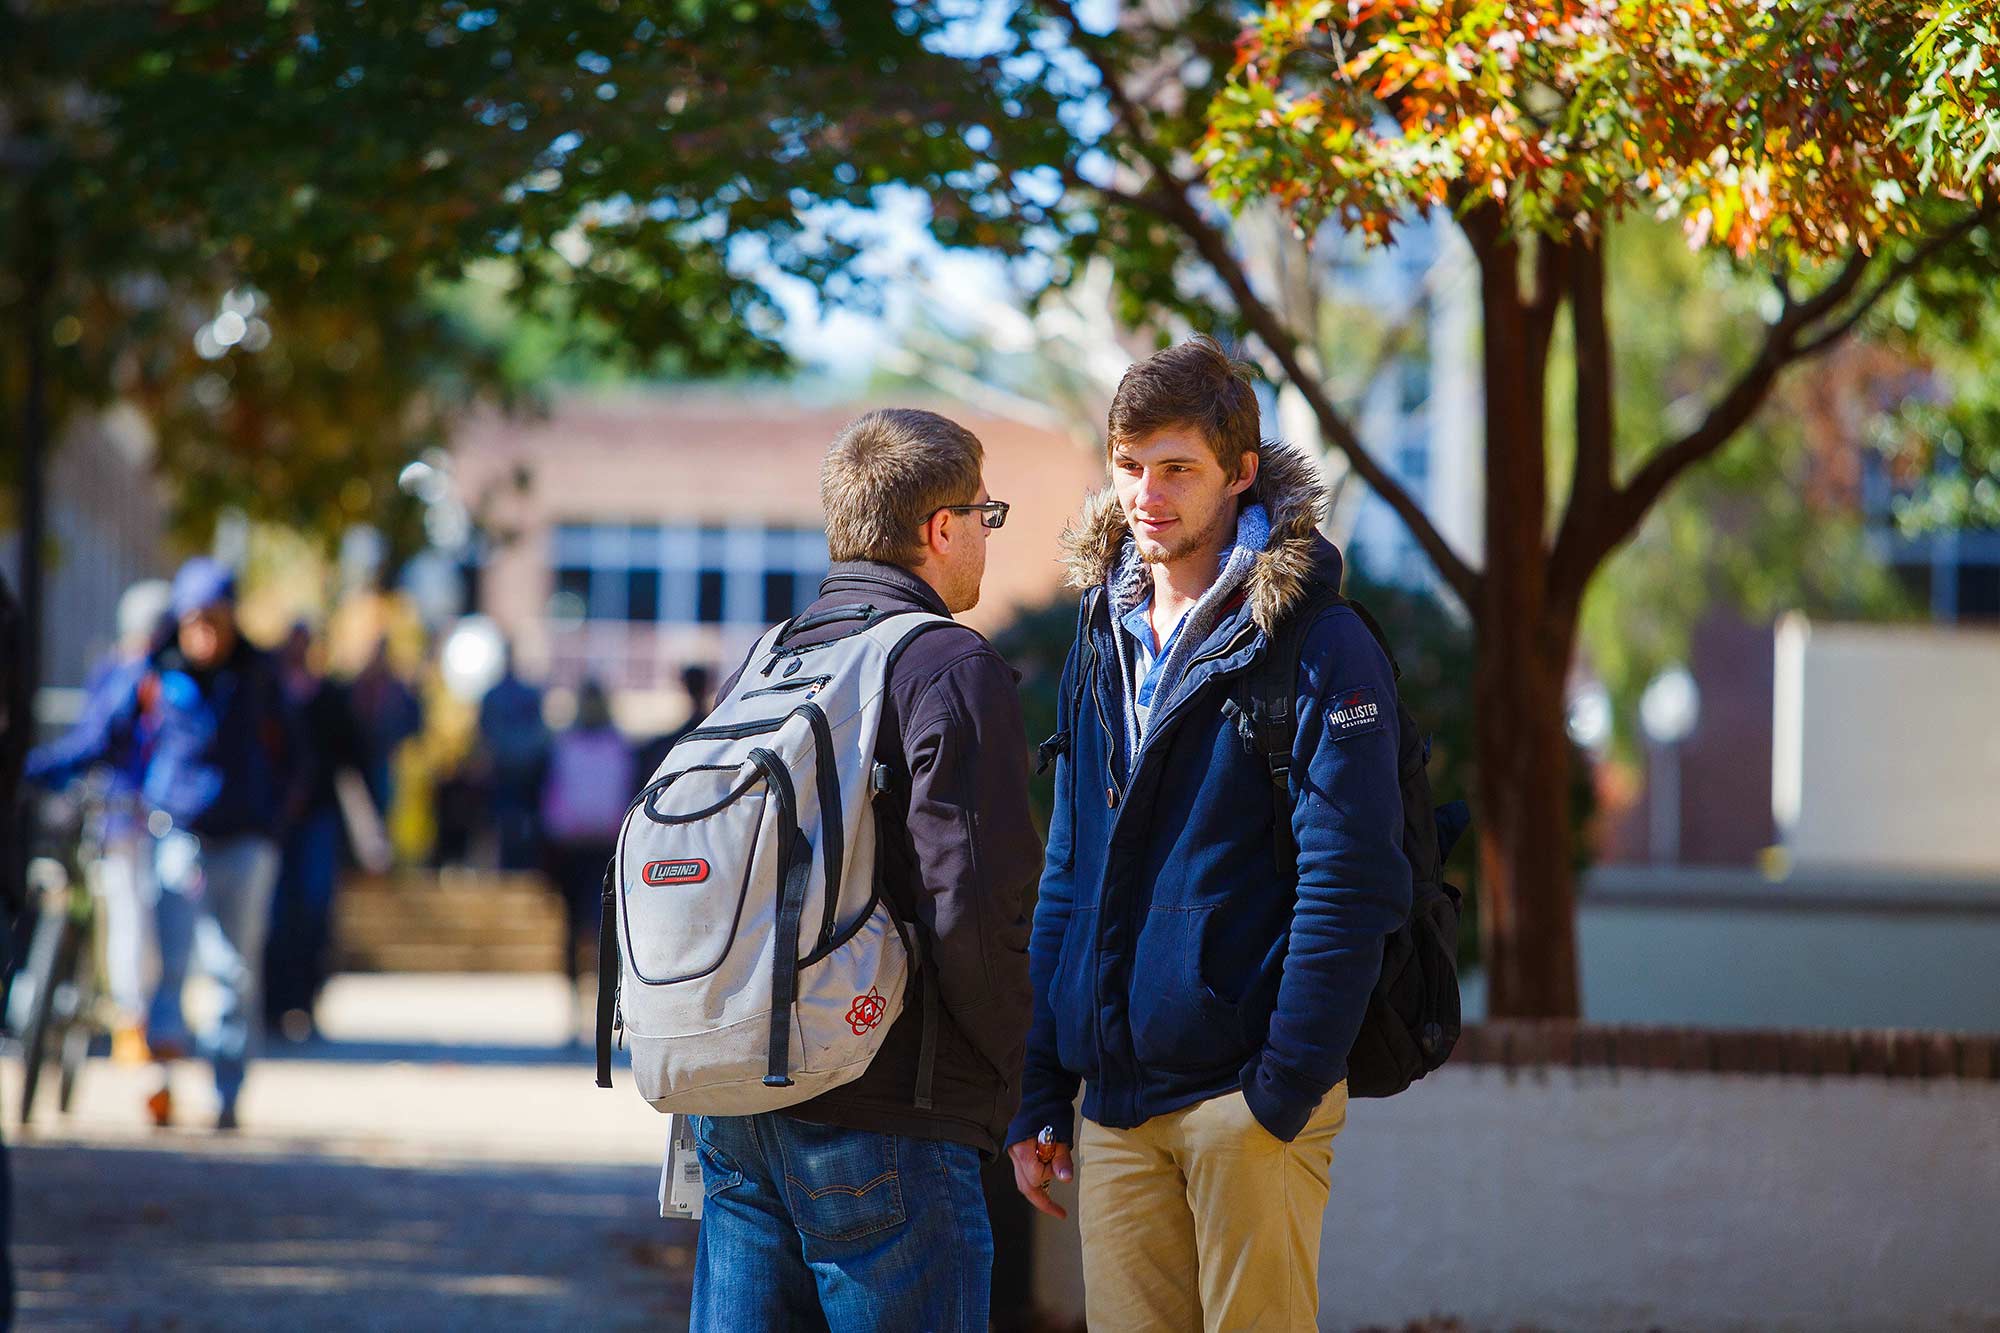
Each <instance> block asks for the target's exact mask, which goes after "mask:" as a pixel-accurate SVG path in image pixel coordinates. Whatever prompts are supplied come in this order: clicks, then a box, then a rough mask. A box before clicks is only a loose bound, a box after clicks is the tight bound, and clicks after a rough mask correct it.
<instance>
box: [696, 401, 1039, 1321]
mask: <svg viewBox="0 0 2000 1333" xmlns="http://www.w3.org/2000/svg"><path fill="white" fill-rule="evenodd" d="M983 467H984V451H983V449H982V447H981V445H980V443H979V440H978V439H977V438H976V437H975V436H974V435H973V434H972V432H970V431H968V430H966V429H965V428H964V427H963V426H960V425H958V424H957V423H956V422H953V421H950V420H947V419H946V418H944V417H941V416H938V415H937V414H935V413H932V412H922V411H909V410H894V411H881V412H871V413H869V414H868V415H866V416H864V417H862V418H860V419H859V420H857V421H855V422H852V423H850V424H849V425H848V426H847V427H846V428H845V429H843V430H842V431H841V433H840V435H839V436H838V438H836V439H835V440H834V442H833V445H832V447H831V448H830V449H829V450H828V452H827V455H826V460H825V463H824V465H823V467H822V470H821V477H820V494H821V499H822V502H823V504H824V505H825V509H826V518H827V538H828V544H829V546H830V548H831V553H832V556H833V559H834V562H835V563H834V565H833V568H832V571H831V572H830V573H829V574H828V575H827V577H826V580H825V581H824V582H823V583H822V584H821V585H820V596H819V598H818V600H816V601H815V602H814V603H813V604H812V606H811V607H809V608H808V609H807V611H806V612H805V614H804V615H802V616H800V617H799V618H798V619H797V620H796V621H794V622H793V624H794V626H795V627H798V628H795V630H794V632H793V634H792V636H791V637H790V638H788V639H787V641H786V642H787V645H788V647H787V650H786V651H787V652H797V651H800V650H802V649H805V648H807V647H809V646H810V645H812V644H815V643H823V642H825V641H827V640H829V639H833V638H837V637H839V636H840V635H842V634H844V633H846V632H849V631H850V630H851V629H852V625H853V621H854V620H855V618H856V617H855V616H853V615H852V614H848V615H845V616H841V615H836V614H832V613H836V612H839V611H843V610H844V611H847V612H850V613H851V612H853V611H854V610H855V609H856V608H867V609H869V610H870V611H871V612H872V613H873V614H875V615H877V616H886V615H890V614H894V613H900V612H911V611H926V612H930V613H932V614H935V615H940V616H952V615H957V614H958V613H960V612H964V611H969V610H971V609H972V608H973V607H974V606H975V605H977V604H978V601H979V590H980V584H981V581H982V579H983V577H984V575H985V571H986V550H987V541H988V538H989V537H990V536H991V533H992V531H993V530H994V529H997V528H998V527H1000V525H1001V524H1002V523H1003V522H1004V521H1005V520H1006V516H1007V506H1006V505H1005V504H1004V503H1002V502H1000V501H997V500H994V499H992V498H991V497H990V496H989V495H988V494H987V490H986V485H985V482H984V479H983V476H982V473H983ZM815 617H818V618H819V619H817V620H816V619H815ZM800 660H801V659H799V658H797V657H793V658H792V661H793V663H794V664H797V663H798V662H799V661H800ZM746 665H747V664H746ZM743 669H744V668H738V670H737V672H736V673H735V674H734V675H732V677H731V678H730V680H729V682H728V683H726V684H725V685H724V686H723V688H722V690H721V695H722V696H723V697H725V698H726V697H728V696H729V695H730V694H731V692H732V691H733V690H734V689H735V686H736V681H737V678H738V677H740V676H741V675H742V671H743ZM800 679H801V680H804V679H805V678H804V677H801V678H800ZM791 688H796V686H793V687H791ZM806 697H810V696H809V695H808V696H806ZM874 755H875V760H876V768H875V773H876V781H877V782H878V783H879V785H878V786H877V787H876V788H875V790H876V791H878V792H879V793H880V794H879V796H878V797H877V798H876V799H875V801H874V803H873V804H874V811H875V817H876V820H877V825H876V827H877V839H878V841H877V843H876V847H877V851H876V863H875V869H876V873H877V875H878V877H879V878H878V882H879V884H880V886H881V892H882V893H883V895H884V896H885V898H886V899H887V900H888V902H889V904H890V907H891V910H892V912H893V914H894V915H895V917H896V919H897V920H898V921H899V922H901V923H903V924H904V927H905V929H906V930H907V931H909V932H910V933H911V934H912V936H913V938H914V939H915V940H917V941H918V942H919V943H918V947H915V948H913V950H912V953H913V955H914V956H915V957H919V958H921V959H923V960H924V962H923V965H922V967H921V969H920V972H921V973H923V974H924V979H923V980H922V982H921V983H919V982H918V981H916V980H913V981H912V983H911V984H910V985H909V986H908V987H907V988H906V990H905V992H904V1006H903V1007H902V1008H901V1010H900V1011H899V1012H897V1013H895V1014H893V1015H889V1016H888V1017H890V1018H891V1020H892V1022H891V1026H890V1028H889V1031H888V1033H887V1034H886V1035H885V1036H884V1037H883V1039H882V1044H881V1046H880V1048H879V1049H878V1050H877V1051H876V1052H875V1055H874V1058H873V1059H872V1060H871V1061H870V1063H869V1064H868V1067H867V1069H866V1071H865V1072H863V1073H862V1074H861V1075H860V1076H859V1077H858V1078H856V1079H854V1080H853V1081H851V1082H848V1083H844V1084H841V1085H840V1086H838V1087H836V1088H834V1089H832V1090H831V1091H828V1092H824V1093H822V1094H820V1095H819V1096H817V1097H815V1098H812V1099H810V1100H808V1101H804V1102H801V1103H799V1104H797V1105H795V1106H791V1107H788V1108H786V1109H784V1110H781V1111H772V1112H767V1113H764V1114H759V1115H741V1116H698V1117H695V1137H696V1141H697V1144H698V1155H699V1158H700V1162H701V1171H702V1176H703V1178H704V1182H705V1193H706V1200H705V1203H704V1212H703V1216H702V1221H701V1232H700V1236H699V1239H698V1242H697V1245H696V1257H695V1277H694V1302H693V1320H692V1323H693V1327H694V1328H696V1329H704V1330H723V1329H765V1328H772V1329H775V1328H784V1329H827V1328H835V1329H884V1330H887V1329H927V1330H938V1331H940V1333H954V1331H956V1333H966V1331H969V1330H980V1331H981V1333H983V1330H985V1329H986V1327H987V1321H988V1313H989V1308H990V1304H991V1280H992V1265H993V1238H992V1230H991V1226H990V1224H989V1222H988V1219H987V1213H986V1203H985V1197H984V1194H983V1192H982V1190H981V1186H980V1163H981V1160H982V1158H986V1159H992V1158H995V1157H997V1156H998V1155H999V1152H1000V1148H1001V1143H1002V1139H1001V1134H1002V1132H1003V1131H1004V1129H1005V1127H1006V1125H1007V1120H1008V1117H1009V1116H1010V1115H1011V1114H1012V1112H1013V1109H1014V1106H1015V1104H1016V1102H1017V1100H1018V1097H1019V1086H1020V1085H1019V1080H1020V1069H1021V1055H1022V1045H1023V1042H1024V1040H1025V1037H1026V1034H1027V1025H1028V1015H1029V991H1028V968H1027V961H1028V960H1027V952H1026V949H1027V924H1028V923H1027V918H1026V911H1027V902H1028V893H1029V891H1030V889H1031V887H1032V885H1033V883H1034V878H1035V871H1036V867H1037V865H1038V862H1039V859H1040V848H1041V844H1040V839H1039V838H1038V837H1037V836H1036V834H1035V827H1034V823H1033V820H1032V818H1031V817H1030V814H1029V808H1028V792H1027V781H1028V773H1027V740H1026V737H1025V734H1024V730H1023V723H1022V719H1021V704H1020V698H1019V696H1018V694H1017V693H1016V690H1015V678H1014V673H1013V671H1012V670H1011V669H1010V668H1009V667H1008V665H1007V663H1006V662H1005V661H1004V660H1002V658H1001V657H1000V655H999V654H998V653H997V652H995V651H994V649H993V647H992V646H991V645H990V644H988V643H987V642H986V640H985V639H984V638H982V637H981V636H980V635H979V634H978V633H977V632H975V631H973V630H971V629H969V628H965V627H962V626H947V627H945V628H941V629H936V630H933V631H930V632H927V633H921V634H918V635H916V636H915V637H913V638H911V639H909V640H908V641H907V642H906V644H905V645H904V651H903V652H902V654H901V656H900V657H897V658H896V659H895V661H894V663H893V665H892V666H891V667H890V669H889V674H888V680H887V693H886V706H885V709H884V713H883V721H882V725H881V729H880V733H879V735H878V737H877V739H876V742H875V751H874ZM925 995H928V996H929V997H930V998H929V999H928V1000H926V999H923V998H921V997H923V996H925ZM913 997H918V998H917V999H916V1002H915V1003H912V1002H911V1001H912V998H913ZM857 1003H858V1001H857ZM927 1013H928V1014H929V1015H930V1017H929V1019H928V1020H927ZM879 1017H880V1016H879V1015H878V1016H877V1019H875V1020H868V1021H879ZM850 1021H863V1020H850Z"/></svg>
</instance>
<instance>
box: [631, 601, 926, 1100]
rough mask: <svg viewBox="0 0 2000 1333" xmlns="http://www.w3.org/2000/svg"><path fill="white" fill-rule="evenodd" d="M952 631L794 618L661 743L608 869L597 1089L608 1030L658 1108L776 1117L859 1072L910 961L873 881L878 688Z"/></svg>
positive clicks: (900, 620)
mask: <svg viewBox="0 0 2000 1333" xmlns="http://www.w3.org/2000/svg"><path fill="white" fill-rule="evenodd" d="M842 621H854V622H857V623H856V627H855V628H854V629H853V630H851V631H849V632H847V633H845V634H842V635H840V636H838V637H836V638H833V639H829V640H827V641H825V642H822V643H815V644H807V645H798V646H794V645H792V643H791V640H792V639H793V638H794V637H795V636H797V635H799V634H801V633H803V632H804V631H806V630H810V629H816V628H819V627H821V626H825V625H829V624H835V623H838V622H842ZM955 623H956V622H955V621H952V620H949V619H946V618H945V617H943V616H935V615H930V614H927V613H924V612H900V613H899V612H883V611H877V610H875V609H874V608H873V607H868V606H843V607H835V608H832V609H830V610H827V611H823V612H819V613H816V614H814V615H810V616H804V617H800V618H799V619H796V620H792V621H788V622H786V623H785V624H783V625H780V626H777V627H776V628H774V629H772V630H771V631H769V632H768V633H766V634H765V635H764V637H763V638H761V639H759V640H758V642H757V646H756V648H755V649H754V650H753V651H752V652H751V654H750V658H749V660H748V662H747V663H746V664H745V666H744V669H743V672H742V675H741V676H740V677H739V678H738V680H737V682H736V685H735V687H734V688H733V689H732V690H731V691H730V693H729V695H728V696H727V697H726V698H724V699H723V700H722V701H721V702H720V703H718V704H717V705H716V708H715V711H714V712H713V713H712V714H710V715H709V717H708V718H707V720H705V721H704V722H703V723H702V724H701V725H700V726H698V727H697V728H695V729H694V730H692V731H690V732H688V733H686V734H685V735H683V736H682V737H681V738H680V739H679V740H678V741H676V742H675V743H674V747H673V748H672V749H671V750H669V751H668V752H667V757H666V759H665V760H664V761H663V762H662V763H661V765H660V767H659V769H658V771H656V772H655V773H654V774H653V775H652V778H651V780H649V781H648V782H647V783H646V785H645V787H644V788H642V789H641V790H640V792H639V795H638V797H637V799H635V800H634V801H633V802H632V805H631V808H630V809H628V810H627V811H626V813H625V819H624V823H623V825H622V827H621V828H620V830H619V835H618V850H617V853H616V855H615V856H613V858H612V860H611V864H610V866H609V867H608V868H607V869H606V872H605V881H604V919H603V928H602V934H601V935H600V937H599V943H598V996H597V1082H598V1086H600V1087H606V1088H608V1087H610V1086H611V1034H612V1028H613V1026H614V1025H615V1026H618V1027H621V1028H622V1029H623V1032H624V1036H625V1038H626V1039H627V1040H629V1041H630V1043H631V1048H632V1075H633V1079H634V1081H635V1082H637V1084H638V1085H639V1095H640V1096H642V1097H644V1098H645V1099H646V1100H647V1101H648V1102H650V1103H651V1104H652V1105H653V1107H654V1108H655V1109H657V1110H661V1111H670V1112H676V1113H683V1114H696V1115H752V1114H756V1113H758V1112H761V1111H775V1110H778V1109H780V1108H781V1107H786V1106H790V1105H793V1104H794V1103H797V1102H802V1101H805V1100H807V1099H808V1098H811V1097H816V1096H818V1095H819V1094H820V1093H823V1092H825V1091H826V1090H827V1089H829V1088H833V1087H836V1086H838V1085H840V1084H842V1083H846V1082H848V1081H849V1080H851V1079H855V1078H858V1077H860V1076H861V1074H862V1072H863V1071H865V1070H866V1069H867V1068H868V1063H869V1061H871V1060H872V1059H874V1057H875V1052H876V1050H877V1049H878V1048H879V1047H880V1046H881V1043H882V1038H883V1037H884V1035H886V1033H887V1032H888V1029H889V1026H890V1024H891V1023H892V1022H893V1021H894V1019H895V1017H896V1016H897V1015H898V1014H899V1013H901V1012H902V1006H903V996H904V992H905V990H906V988H908V987H909V986H911V985H912V984H916V983H915V982H914V980H913V979H914V978H915V977H916V976H917V975H918V974H919V972H920V970H921V969H920V968H919V966H918V963H919V961H920V959H919V957H918V951H917V948H916V936H915V935H914V934H913V933H912V934H908V935H906V934H905V933H904V929H903V926H902V924H901V923H899V922H898V921H897V920H896V918H895V916H894V914H893V913H892V912H891V911H890V908H889V905H888V903H887V902H886V901H885V900H884V899H883V897H882V894H881V892H880V888H879V884H878V881H877V878H876V874H875V838H876V825H875V819H874V814H873V810H872V803H873V801H874V799H875V798H876V797H877V796H878V795H879V794H880V793H882V792H883V791H885V790H886V789H887V788H888V785H889V777H890V775H889V773H888V771H887V769H886V768H884V767H882V766H880V765H877V764H876V762H875V741H876V732H877V730H878V729H879V727H880V724H881V719H882V700H883V694H884V691H885V689H886V687H887V684H888V680H889V671H890V668H891V666H892V665H893V664H894V662H895V660H896V657H897V656H898V655H899V654H900V653H901V651H902V649H903V647H904V646H905V645H906V644H908V643H909V642H910V640H912V639H914V638H915V637H916V636H917V635H919V634H921V633H923V632H925V631H926V630H930V629H934V628H937V627H938V626H940V625H952V624H955ZM925 998H926V1000H928V999H929V994H928V993H927V994H926V997H925ZM929 1008H930V1006H929V1005H928V1004H926V1016H927V1018H928V1010H929ZM930 1026H931V1025H930V1024H929V1023H928V1022H927V1023H926V1031H925V1034H924V1036H925V1045H926V1047H928V1046H929V1045H930V1039H931V1036H932V1033H931V1031H930ZM919 1081H920V1083H921V1082H922V1078H921V1076H920V1080H919ZM927 1092H928V1090H927V1089H924V1088H921V1087H920V1088H919V1094H918V1095H919V1100H920V1101H922V1100H927Z"/></svg>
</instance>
